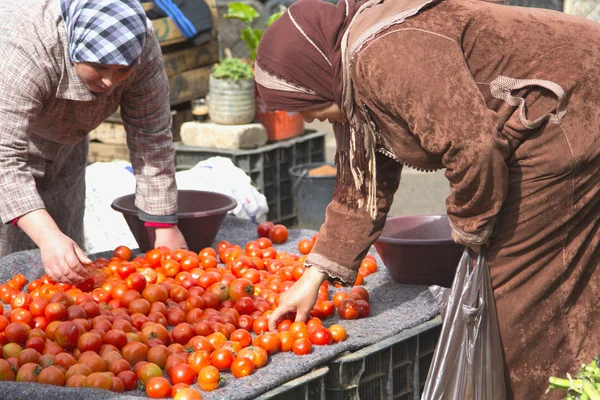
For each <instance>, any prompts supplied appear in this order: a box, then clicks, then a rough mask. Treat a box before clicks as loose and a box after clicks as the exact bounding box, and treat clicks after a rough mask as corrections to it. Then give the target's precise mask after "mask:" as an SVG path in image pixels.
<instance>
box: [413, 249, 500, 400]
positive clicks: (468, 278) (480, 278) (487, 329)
mask: <svg viewBox="0 0 600 400" xmlns="http://www.w3.org/2000/svg"><path fill="white" fill-rule="evenodd" d="M475 257H477V263H476V265H475V267H474V268H473V267H472V265H473V264H474V261H475ZM432 293H433V294H434V297H436V300H437V301H438V303H439V304H440V308H441V310H442V318H443V327H442V332H441V335H440V339H439V341H438V344H437V347H436V349H435V353H434V355H433V361H432V363H431V367H430V369H429V374H428V375H427V381H426V382H425V388H424V390H423V395H422V397H421V399H422V400H439V399H452V400H471V399H473V400H505V399H506V387H505V383H504V360H503V356H502V346H501V342H500V332H499V330H498V319H497V317H496V305H495V303H494V294H493V292H492V284H491V281H490V274H489V270H488V264H487V258H486V249H485V248H482V251H481V252H480V254H479V255H478V256H477V255H476V254H474V253H473V252H472V251H471V250H469V249H468V248H467V249H465V252H464V253H463V256H462V258H461V260H460V264H459V265H458V268H457V270H456V276H455V277H454V282H453V283H452V288H451V289H441V288H433V289H432Z"/></svg>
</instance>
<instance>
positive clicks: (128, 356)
mask: <svg viewBox="0 0 600 400" xmlns="http://www.w3.org/2000/svg"><path fill="white" fill-rule="evenodd" d="M121 354H122V355H123V358H124V359H125V360H127V361H128V362H129V365H131V366H132V367H133V366H134V365H135V364H136V363H137V362H139V361H145V360H146V357H147V355H148V347H147V346H146V345H144V344H143V343H140V342H129V343H127V344H126V345H125V346H123V349H121ZM123 383H125V382H123Z"/></svg>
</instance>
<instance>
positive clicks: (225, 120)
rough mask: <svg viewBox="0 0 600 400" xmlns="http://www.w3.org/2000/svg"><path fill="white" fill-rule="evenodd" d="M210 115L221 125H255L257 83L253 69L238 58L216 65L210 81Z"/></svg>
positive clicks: (222, 61) (227, 59)
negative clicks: (255, 82) (252, 123)
mask: <svg viewBox="0 0 600 400" xmlns="http://www.w3.org/2000/svg"><path fill="white" fill-rule="evenodd" d="M208 92H209V100H208V115H209V116H210V119H211V120H212V121H213V122H215V123H217V124H221V125H241V124H247V123H250V122H252V120H253V119H254V114H255V84H254V73H253V71H252V67H250V65H248V64H247V63H245V62H244V61H243V60H241V59H239V58H225V59H223V60H221V61H220V62H219V63H218V64H215V65H214V66H213V68H212V71H211V73H210V79H209V89H208Z"/></svg>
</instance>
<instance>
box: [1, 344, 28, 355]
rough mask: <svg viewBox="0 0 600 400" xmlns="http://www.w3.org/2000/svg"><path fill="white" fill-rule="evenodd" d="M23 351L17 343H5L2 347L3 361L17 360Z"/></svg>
mask: <svg viewBox="0 0 600 400" xmlns="http://www.w3.org/2000/svg"><path fill="white" fill-rule="evenodd" d="M22 351H23V348H22V347H21V345H20V344H18V343H7V344H5V345H4V346H2V357H3V358H5V359H9V358H17V357H18V356H19V354H20V353H21V352H22Z"/></svg>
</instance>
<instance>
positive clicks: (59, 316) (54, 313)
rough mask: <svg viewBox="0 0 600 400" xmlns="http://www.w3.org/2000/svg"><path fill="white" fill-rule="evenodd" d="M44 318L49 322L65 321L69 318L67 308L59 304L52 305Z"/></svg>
mask: <svg viewBox="0 0 600 400" xmlns="http://www.w3.org/2000/svg"><path fill="white" fill-rule="evenodd" d="M44 316H45V317H46V320H47V321H48V322H52V321H63V320H64V319H65V318H66V317H67V307H65V305H64V304H63V303H59V302H54V303H50V304H48V305H47V306H46V309H45V310H44Z"/></svg>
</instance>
